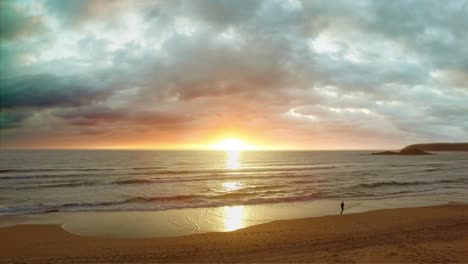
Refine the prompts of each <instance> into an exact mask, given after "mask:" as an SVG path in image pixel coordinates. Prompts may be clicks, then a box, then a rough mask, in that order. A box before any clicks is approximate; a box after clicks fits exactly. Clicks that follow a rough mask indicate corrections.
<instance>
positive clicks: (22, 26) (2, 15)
mask: <svg viewBox="0 0 468 264" xmlns="http://www.w3.org/2000/svg"><path fill="white" fill-rule="evenodd" d="M13 4H14V1H11V0H2V1H0V40H1V41H7V40H12V39H15V38H19V37H22V36H25V35H28V34H33V33H36V32H39V31H41V30H43V29H44V24H43V18H42V17H40V16H37V15H29V14H27V13H26V12H25V10H24V8H19V7H15V6H14V5H13Z"/></svg>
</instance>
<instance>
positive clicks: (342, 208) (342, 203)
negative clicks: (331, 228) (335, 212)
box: [341, 202, 344, 215]
mask: <svg viewBox="0 0 468 264" xmlns="http://www.w3.org/2000/svg"><path fill="white" fill-rule="evenodd" d="M343 210H344V202H341V215H343Z"/></svg>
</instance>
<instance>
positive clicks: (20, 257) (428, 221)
mask: <svg viewBox="0 0 468 264" xmlns="http://www.w3.org/2000/svg"><path fill="white" fill-rule="evenodd" d="M135 224H138V223H135ZM466 248H468V205H461V204H449V205H442V206H431V207H420V208H402V209H384V210H376V211H370V212H366V213H357V214H349V215H343V216H339V215H335V216H323V217H313V218H306V219H297V220H282V221H274V222H271V223H267V224H261V225H257V226H252V227H248V228H245V229H240V230H237V231H234V232H227V233H221V232H220V233H206V234H195V235H189V236H183V237H172V238H145V239H117V238H97V237H85V236H77V235H73V234H70V233H68V232H66V231H64V230H63V229H62V228H61V227H60V226H59V225H17V226H12V227H5V228H0V256H1V258H0V263H10V262H17V263H22V262H27V263H99V262H105V263H106V262H107V263H108V262H137V263H141V262H348V263H349V262H367V263H368V262H374V263H375V262H398V263H401V262H424V263H428V262H429V263H441V262H444V263H447V262H451V263H453V262H459V263H466V262H468V251H467V250H466Z"/></svg>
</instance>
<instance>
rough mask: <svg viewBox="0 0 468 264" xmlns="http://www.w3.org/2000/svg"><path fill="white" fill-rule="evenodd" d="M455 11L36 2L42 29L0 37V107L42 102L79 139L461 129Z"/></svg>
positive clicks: (401, 134)
mask: <svg viewBox="0 0 468 264" xmlns="http://www.w3.org/2000/svg"><path fill="white" fill-rule="evenodd" d="M467 8H468V4H466V1H451V2H450V3H441V2H439V1H391V2H380V1H379V2H375V1H366V0H362V1H353V2H350V1H333V2H330V1H299V0H290V1H253V2H252V1H241V2H239V1H210V0H206V1H205V0H203V1H157V2H154V1H138V2H133V1H116V2H112V4H110V6H109V5H108V2H107V1H100V0H95V1H91V0H89V1H54V0H46V1H44V9H43V10H42V11H41V12H39V13H40V15H41V16H43V17H44V20H43V21H45V22H44V23H46V24H45V26H47V28H48V29H49V30H50V31H51V32H52V33H50V34H47V37H43V38H39V37H36V38H34V40H33V39H27V38H25V36H28V35H29V34H32V33H31V32H30V31H24V30H19V28H20V27H18V29H17V30H16V31H18V32H23V33H21V34H20V35H16V36H15V37H13V35H11V37H10V39H11V43H10V44H9V45H4V44H1V46H0V49H2V53H5V54H6V56H2V58H0V60H1V65H2V68H4V69H5V71H3V72H4V73H2V76H1V79H0V81H1V84H0V85H1V86H2V97H3V98H4V99H2V100H3V101H2V109H7V110H8V111H9V115H11V116H12V117H11V118H9V120H16V121H14V122H13V123H15V124H20V123H21V122H22V121H29V119H25V118H24V114H23V115H22V114H19V113H20V112H19V111H24V109H25V108H27V109H34V110H35V111H36V112H39V113H45V112H47V113H49V112H50V113H52V119H51V120H53V122H62V123H61V126H63V127H62V129H63V130H64V131H65V130H67V129H68V130H67V131H69V130H72V129H74V130H77V131H81V132H83V134H88V135H89V136H92V135H98V134H102V133H101V132H102V131H114V133H117V132H115V131H116V130H117V128H118V131H124V132H125V133H127V134H126V137H128V138H132V137H133V138H134V139H139V137H138V133H137V132H134V133H133V132H132V129H131V128H132V127H135V128H136V127H138V129H143V130H145V131H153V132H152V133H155V134H154V135H159V134H157V132H154V131H159V130H164V129H165V130H166V131H169V130H170V131H171V133H172V134H177V133H182V132H177V129H180V128H184V129H186V131H187V130H190V131H193V133H199V134H203V133H206V134H207V133H216V130H222V129H226V130H228V129H236V128H237V129H242V130H245V131H247V132H246V133H249V132H250V133H258V131H263V133H265V134H266V135H268V136H271V137H272V138H282V140H284V141H287V142H288V143H291V145H295V146H298V145H299V146H303V145H306V146H314V145H317V144H319V143H320V138H321V137H327V138H328V139H329V140H328V141H326V140H325V141H324V142H328V143H329V144H332V141H333V140H334V141H335V142H340V143H343V142H347V141H351V142H355V143H356V144H355V145H353V146H354V147H366V144H367V143H366V142H365V140H361V141H359V140H357V139H356V138H358V137H360V136H361V137H363V138H369V141H368V144H370V145H371V146H367V147H372V146H374V147H376V146H382V144H380V143H379V142H384V143H385V144H387V145H392V146H396V145H400V144H405V143H413V142H411V141H437V140H464V139H467V138H468V127H467V119H466V117H465V116H464V115H463V113H465V112H466V109H465V107H464V105H465V104H466V101H468V90H467V89H466V88H467V87H468V85H467V81H466V80H467V78H466V76H467V74H466V73H467V72H468V61H467V60H466V58H467V57H468V49H467V48H466V47H465V46H466V43H467V42H468V33H467V32H466V30H465V29H466V28H467V27H468V22H467V20H466V19H464V18H465V17H466V16H467V15H468V9H467ZM22 21H23V20H22ZM24 21H27V19H26V20H24ZM19 36H22V37H21V38H20V37H19ZM3 88H5V89H3ZM16 110H17V111H18V114H17V118H13V113H14V112H15V111H16ZM21 117H22V118H21ZM34 118H36V119H41V118H44V117H43V116H41V115H38V116H34ZM41 120H42V119H41ZM44 120H46V119H44ZM57 120H59V121H57ZM37 122H38V123H40V122H39V121H37ZM44 122H45V121H44ZM47 122H52V121H50V120H49V119H47ZM5 123H6V122H5ZM10 123H12V122H10ZM24 125H25V126H24V127H23V126H17V129H18V130H19V129H27V126H29V123H27V122H26V123H25V124H24ZM91 126H92V127H93V129H91ZM124 127H128V129H124ZM90 129H91V130H90ZM86 131H88V132H89V133H88V132H86ZM95 131H98V132H99V133H95ZM135 131H136V129H135ZM124 132H122V133H124ZM132 133H133V134H132ZM184 133H186V132H184ZM325 135H326V136H325ZM149 137H150V136H149ZM337 144H338V143H336V145H337ZM353 146H352V144H351V145H350V146H349V147H353Z"/></svg>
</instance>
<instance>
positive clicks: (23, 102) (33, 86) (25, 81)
mask: <svg viewBox="0 0 468 264" xmlns="http://www.w3.org/2000/svg"><path fill="white" fill-rule="evenodd" d="M0 82H1V86H2V89H1V98H2V100H1V107H2V109H5V108H6V109H10V108H27V107H31V108H34V107H38V108H47V107H56V106H65V107H67V106H79V105H85V104H89V103H90V102H92V101H93V100H97V99H101V98H104V97H106V96H108V95H109V91H108V90H105V89H99V88H95V87H93V84H91V83H90V82H89V81H88V80H86V79H85V78H82V77H77V78H70V77H69V78H66V77H57V76H54V75H34V76H20V77H13V78H4V79H3V78H2V79H1V80H0Z"/></svg>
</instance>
